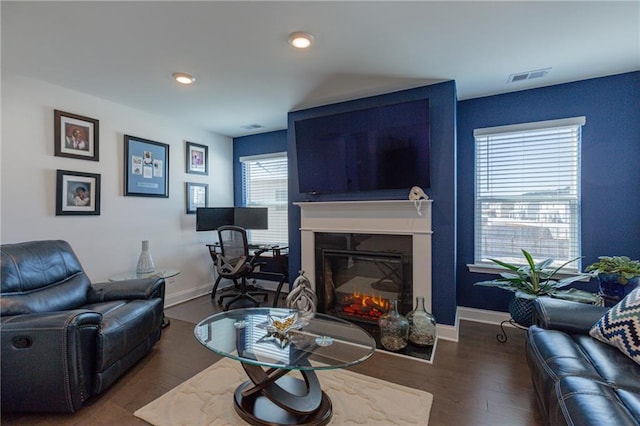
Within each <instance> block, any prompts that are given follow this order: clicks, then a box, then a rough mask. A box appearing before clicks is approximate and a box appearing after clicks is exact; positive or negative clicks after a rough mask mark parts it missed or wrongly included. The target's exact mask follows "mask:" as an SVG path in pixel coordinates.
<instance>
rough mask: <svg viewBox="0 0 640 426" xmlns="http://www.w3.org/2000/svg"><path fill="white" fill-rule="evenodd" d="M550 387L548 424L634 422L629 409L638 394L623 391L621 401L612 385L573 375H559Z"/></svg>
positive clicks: (584, 425)
mask: <svg viewBox="0 0 640 426" xmlns="http://www.w3.org/2000/svg"><path fill="white" fill-rule="evenodd" d="M554 388H555V398H554V402H553V403H552V404H551V407H550V410H549V419H550V423H551V424H552V425H561V424H569V425H580V426H602V425H614V424H615V425H616V426H626V425H629V426H636V425H637V424H638V423H637V421H636V418H635V417H634V413H633V412H632V410H634V409H637V405H638V396H639V395H638V394H633V393H629V392H626V395H625V396H626V398H627V401H622V403H621V401H620V398H619V390H618V389H617V386H616V385H612V384H608V383H604V382H598V381H595V380H591V379H588V378H585V377H574V376H567V377H564V378H562V379H560V380H559V381H558V382H556V384H555V386H554ZM626 402H628V403H629V405H627V403H626Z"/></svg>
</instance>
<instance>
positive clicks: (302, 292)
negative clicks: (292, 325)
mask: <svg viewBox="0 0 640 426" xmlns="http://www.w3.org/2000/svg"><path fill="white" fill-rule="evenodd" d="M299 274H300V275H298V278H296V280H295V281H294V282H293V288H292V290H291V291H290V292H289V295H288V296H287V300H286V303H287V307H288V308H289V309H296V310H298V311H299V312H300V316H302V317H303V318H306V317H310V316H313V315H314V314H315V312H316V309H317V307H318V298H317V296H316V293H315V292H314V291H313V289H312V288H311V282H310V281H309V279H308V278H307V277H305V276H304V271H299Z"/></svg>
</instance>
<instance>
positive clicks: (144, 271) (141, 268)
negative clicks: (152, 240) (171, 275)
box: [136, 240, 156, 276]
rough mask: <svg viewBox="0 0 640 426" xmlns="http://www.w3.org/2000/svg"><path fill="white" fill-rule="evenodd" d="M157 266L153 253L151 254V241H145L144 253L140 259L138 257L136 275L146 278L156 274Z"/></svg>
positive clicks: (142, 252) (143, 245) (143, 244)
mask: <svg viewBox="0 0 640 426" xmlns="http://www.w3.org/2000/svg"><path fill="white" fill-rule="evenodd" d="M155 270H156V266H155V264H154V263H153V258H152V257H151V253H149V241H147V240H144V241H143V242H142V251H141V252H140V257H138V264H137V265H136V275H139V276H144V275H148V274H152V273H153V272H155Z"/></svg>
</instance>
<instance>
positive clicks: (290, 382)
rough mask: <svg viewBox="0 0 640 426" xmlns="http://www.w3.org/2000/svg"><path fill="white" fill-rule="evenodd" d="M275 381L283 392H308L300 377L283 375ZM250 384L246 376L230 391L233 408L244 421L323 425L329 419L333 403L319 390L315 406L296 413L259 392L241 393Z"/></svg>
mask: <svg viewBox="0 0 640 426" xmlns="http://www.w3.org/2000/svg"><path fill="white" fill-rule="evenodd" d="M277 384H278V385H279V386H280V387H281V388H282V389H283V390H286V391H287V392H290V393H291V394H294V395H304V394H306V393H307V392H308V389H307V385H306V383H305V382H304V380H300V379H296V378H294V377H288V376H284V377H281V378H279V379H278V381H277ZM252 386H254V384H253V383H252V382H251V381H250V380H247V381H246V382H244V383H243V384H241V385H240V386H239V387H238V388H237V389H236V391H235V394H234V408H235V410H236V413H238V415H239V416H240V417H242V419H243V420H244V421H246V422H247V423H249V424H252V425H260V426H275V425H309V426H312V425H313V426H323V425H326V424H328V423H329V421H330V420H331V417H332V416H333V406H332V404H331V399H329V396H328V395H327V394H326V393H325V392H322V399H321V402H320V405H319V406H318V408H317V409H316V410H315V411H313V412H312V413H304V414H302V413H296V412H295V411H293V410H287V409H285V408H282V407H280V406H278V405H276V404H275V403H274V402H272V401H271V400H270V399H269V398H267V397H266V396H265V395H263V394H262V393H253V394H251V395H249V396H243V395H242V394H243V391H245V390H246V389H248V388H249V387H252Z"/></svg>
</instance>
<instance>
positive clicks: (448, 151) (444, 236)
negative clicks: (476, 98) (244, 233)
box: [288, 81, 457, 324]
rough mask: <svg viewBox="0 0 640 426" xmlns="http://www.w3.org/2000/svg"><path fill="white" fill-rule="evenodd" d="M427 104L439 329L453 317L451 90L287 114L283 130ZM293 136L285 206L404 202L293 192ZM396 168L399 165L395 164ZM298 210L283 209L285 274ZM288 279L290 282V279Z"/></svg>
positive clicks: (296, 251) (296, 257)
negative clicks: (304, 122) (330, 117)
mask: <svg viewBox="0 0 640 426" xmlns="http://www.w3.org/2000/svg"><path fill="white" fill-rule="evenodd" d="M425 98H428V99H429V113H430V117H429V121H430V131H431V135H430V137H431V165H430V166H431V187H430V188H425V192H426V193H427V194H428V195H429V198H432V199H433V200H434V202H433V223H432V225H433V230H434V234H433V239H432V243H433V253H432V265H433V273H432V283H433V301H432V306H433V314H434V315H435V317H436V320H437V321H438V322H440V323H443V324H453V323H454V320H455V313H456V291H455V282H456V267H455V265H456V127H455V122H456V99H457V97H456V86H455V82H453V81H448V82H444V83H439V84H434V85H430V86H423V87H418V88H415V89H410V90H403V91H399V92H393V93H388V94H384V95H379V96H372V97H368V98H362V99H357V100H353V101H348V102H342V103H338V104H332V105H325V106H321V107H317V108H311V109H306V110H301V111H294V112H290V113H289V119H288V128H289V129H290V130H293V129H294V122H295V121H296V120H300V119H305V118H313V117H317V116H320V115H326V114H336V113H340V112H345V111H351V110H354V109H362V108H369V107H376V106H380V105H384V104H390V103H396V102H404V101H412V100H418V99H425ZM294 133H295V132H293V131H290V132H289V134H288V141H289V201H290V202H292V203H293V202H298V201H343V200H377V199H386V200H390V199H397V200H404V199H407V197H408V195H409V189H410V188H406V189H403V190H384V191H367V192H354V193H348V194H326V195H317V196H311V195H308V194H301V193H299V192H298V168H300V167H304V164H297V160H296V155H295V137H294V136H295V134H294ZM398 167H402V165H400V164H399V165H398ZM299 229H300V209H299V208H298V207H297V206H293V205H291V206H290V207H289V245H290V247H291V249H290V259H289V265H290V271H297V270H298V269H299V268H300V231H299ZM292 275H294V277H293V278H295V274H292Z"/></svg>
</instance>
